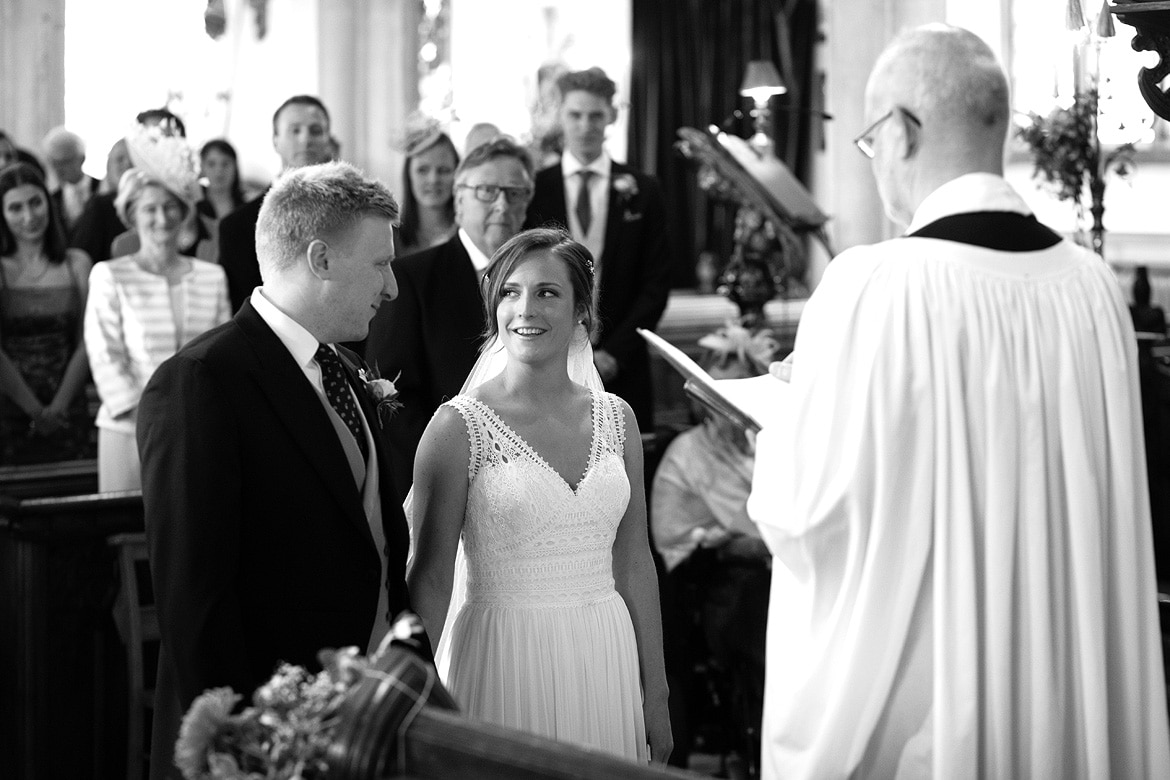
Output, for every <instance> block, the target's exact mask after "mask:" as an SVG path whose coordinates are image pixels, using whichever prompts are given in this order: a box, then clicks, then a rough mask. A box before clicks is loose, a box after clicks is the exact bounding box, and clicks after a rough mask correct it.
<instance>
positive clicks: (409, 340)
mask: <svg viewBox="0 0 1170 780" xmlns="http://www.w3.org/2000/svg"><path fill="white" fill-rule="evenodd" d="M531 197H532V161H531V159H530V158H529V157H528V152H527V151H525V150H524V148H523V147H521V146H519V145H517V144H516V143H515V142H514V141H512V140H510V139H507V138H497V139H496V140H495V141H492V142H490V143H487V144H484V145H483V146H480V147H479V148H478V149H474V150H473V151H472V152H471V154H469V155H467V157H465V158H464V159H463V162H461V163H460V164H459V168H458V170H456V172H455V222H456V224H458V226H459V231H458V232H457V233H456V234H455V236H454V237H453V238H451V239H450V240H449V241H447V243H445V244H441V245H439V246H436V247H431V248H430V249H427V250H425V251H422V252H418V253H416V254H414V255H411V256H410V257H407V258H404V259H403V260H402V261H401V262H399V263H397V264H396V266H395V267H396V271H397V274H398V284H399V295H398V298H397V299H396V300H394V301H392V302H387V303H385V304H383V305H382V307H381V309H379V311H378V316H377V317H375V318H374V322H373V324H372V325H370V337H369V338H368V339H367V340H366V360H367V361H369V363H370V365H372V366H374V368H375V369H377V370H378V371H380V372H381V373H382V374H383V375H385V376H387V377H389V378H393V377H398V378H397V379H396V380H395V385H396V386H397V388H398V391H399V393H400V394H401V399H402V404H403V408H402V410H401V411H400V412H399V413H398V414H397V415H395V417H394V419H393V420H392V421H391V422H390V423H389V424H388V425H387V426H386V428H385V436H386V441H387V443H388V444H389V445H390V446H391V448H392V449H393V450H394V453H395V456H396V457H395V469H396V470H395V475H394V476H395V479H396V480H397V482H398V486H399V489H401V490H402V491H403V492H404V493H405V492H406V490H407V488H409V487H410V483H411V479H412V470H413V468H414V453H415V450H416V449H417V448H418V441H419V439H420V438H422V433H423V430H425V429H426V427H427V422H429V421H430V419H431V415H433V414H434V413H435V410H436V409H438V408H439V404H441V403H442V402H443V401H444V400H446V399H448V398H450V397H451V396H453V395H455V393H457V392H459V388H460V387H461V386H462V385H463V380H465V379H466V378H467V372H468V371H470V370H471V367H472V365H473V364H474V363H475V358H476V355H477V354H478V350H479V345H480V343H481V342H482V337H483V330H484V325H485V323H484V319H483V305H482V300H481V294H480V278H481V276H482V275H483V272H484V269H486V268H487V266H488V262H489V258H490V257H491V256H492V255H493V254H494V253H495V252H496V250H497V249H499V248H500V246H502V245H503V243H504V242H505V241H507V240H508V239H510V238H511V237H512V236H514V235H516V233H518V232H519V231H520V225H521V224H522V223H523V222H524V209H525V208H526V207H527V205H528V200H529V198H531Z"/></svg>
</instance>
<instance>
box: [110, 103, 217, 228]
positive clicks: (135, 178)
mask: <svg viewBox="0 0 1170 780" xmlns="http://www.w3.org/2000/svg"><path fill="white" fill-rule="evenodd" d="M126 148H127V149H128V150H129V152H130V161H131V162H132V163H133V166H134V167H133V168H131V169H130V170H129V171H127V172H126V173H124V174H123V175H122V179H121V181H120V182H119V183H118V195H117V198H116V199H115V200H114V208H115V209H116V210H117V212H118V217H119V218H121V220H122V221H123V222H124V223H126V224H127V225H129V224H131V222H130V214H129V213H128V212H129V211H130V209H131V208H132V207H133V205H134V202H135V201H136V200H137V199H138V196H139V195H140V194H141V193H142V190H143V189H144V188H145V187H147V186H156V187H161V188H163V189H164V190H166V191H167V192H169V193H170V194H171V195H172V196H174V197H175V198H176V199H177V200H178V201H179V202H180V203H182V204H183V207H184V209H185V210H186V211H185V215H184V216H185V217H187V218H188V219H190V218H191V217H192V215H193V214H194V213H195V204H196V203H197V202H198V201H199V200H200V198H202V197H203V190H202V189H201V188H200V186H199V174H198V173H197V170H198V168H197V166H196V164H195V153H194V152H193V151H192V149H191V147H190V145H188V143H187V139H186V138H183V137H182V136H180V135H175V134H173V133H172V132H170V131H169V130H168V129H167V128H164V127H162V126H154V127H144V126H141V125H140V126H138V127H137V128H135V130H134V131H133V132H131V133H130V134H129V135H127V136H126Z"/></svg>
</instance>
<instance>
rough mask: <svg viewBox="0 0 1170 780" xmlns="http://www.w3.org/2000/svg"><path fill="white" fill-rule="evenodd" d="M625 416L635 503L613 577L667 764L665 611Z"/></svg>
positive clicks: (654, 747)
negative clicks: (630, 624) (626, 613)
mask: <svg viewBox="0 0 1170 780" xmlns="http://www.w3.org/2000/svg"><path fill="white" fill-rule="evenodd" d="M622 407H623V412H624V414H625V418H626V431H627V432H628V435H627V436H626V446H625V461H626V476H627V477H628V478H629V481H630V503H629V506H627V507H626V514H625V516H624V517H622V522H621V525H619V526H618V530H617V537H616V538H615V539H614V542H613V578H614V585H615V586H616V587H617V592H618V593H620V594H621V597H622V598H623V599H624V600H625V602H626V608H627V609H629V611H630V618H631V620H632V621H633V623H634V634H635V636H636V637H637V639H638V662H639V664H640V666H641V670H642V692H643V696H644V704H643V705H642V711H643V712H644V713H645V718H646V739H647V741H648V742H649V743H650V757H651V760H653V761H656V762H661V763H666V760H667V759H668V758H670V751H671V750H672V749H673V748H674V739H673V737H672V736H671V731H670V711H669V708H668V707H667V694H668V692H669V691H668V689H667V685H666V668H665V666H664V664H663V660H662V613H661V611H660V609H659V604H658V575H657V573H656V572H655V571H654V559H653V558H651V557H650V540H649V533H650V532H649V528H648V527H647V522H646V483H645V476H644V473H643V465H642V440H641V438H639V436H638V421H637V420H636V419H634V413H633V411H632V410H631V409H630V407H629V405H628V404H626V403H625V402H624V401H623V402H622Z"/></svg>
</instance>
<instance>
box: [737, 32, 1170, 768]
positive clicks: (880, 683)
mask: <svg viewBox="0 0 1170 780" xmlns="http://www.w3.org/2000/svg"><path fill="white" fill-rule="evenodd" d="M866 114H867V116H868V117H869V118H870V120H871V124H870V126H869V127H868V128H866V130H865V131H864V132H863V133H862V134H861V135H859V136H858V138H857V139H856V143H857V146H858V147H859V148H860V149H861V151H862V152H863V153H864V154H865V155H866V156H867V157H869V158H871V160H872V165H873V173H874V177H875V178H876V180H877V184H878V190H879V193H880V195H881V198H882V201H883V203H884V205H885V208H886V212H887V214H888V215H889V217H890V218H891V219H893V220H894V221H896V222H898V223H899V224H901V225H905V226H907V232H906V234H905V235H904V236H902V237H900V238H896V239H893V240H890V241H885V242H883V243H880V244H877V245H874V246H867V247H857V248H854V249H851V250H849V251H847V252H845V253H843V254H841V255H839V256H838V257H837V258H835V259H834V260H833V262H832V263H830V264H829V267H828V269H827V271H826V273H825V275H824V278H823V280H822V281H821V283H820V285H819V286H818V287H817V289H816V291H815V292H814V293H813V295H812V296H811V298H810V299H809V301H808V303H807V305H806V306H805V309H804V312H803V314H802V316H801V321H800V327H799V330H798V331H797V336H796V347H795V350H794V353H793V360H792V363H791V378H790V385H789V386H788V387H787V388H786V390H785V397H784V404H785V409H786V411H787V415H786V417H785V418H784V420H783V422H782V423H780V424H777V425H774V426H772V427H770V428H766V429H765V430H764V431H762V432H761V433H760V435H759V437H758V439H757V449H756V472H755V478H754V481H753V492H752V496H751V498H750V500H749V503H748V510H749V513H750V514H751V516H752V517H753V518H754V519H755V520H756V521H757V522H758V523H759V525H760V527H761V531H762V533H763V535H764V537H765V540H766V541H767V542H768V545H769V548H770V549H771V551H772V555H773V573H772V592H771V596H770V604H771V607H770V613H769V627H768V643H769V644H768V669H767V682H766V691H765V715H764V724H763V729H764V733H763V762H762V763H763V768H764V773H763V774H764V777H766V778H780V777H783V778H821V777H936V778H953V777H1052V778H1074V777H1075V778H1085V777H1170V739H1168V734H1167V713H1166V695H1165V687H1164V681H1163V671H1162V657H1161V643H1160V637H1159V627H1158V613H1157V604H1156V597H1157V588H1156V583H1155V576H1154V562H1153V555H1152V551H1151V529H1150V511H1149V501H1148V495H1147V486H1146V476H1145V461H1144V459H1143V456H1142V441H1141V438H1140V436H1141V431H1142V418H1141V408H1140V403H1139V397H1138V390H1137V387H1138V384H1137V377H1138V374H1137V361H1136V341H1135V339H1134V333H1133V327H1132V325H1131V324H1130V317H1129V312H1128V311H1127V309H1126V306H1125V302H1124V300H1123V298H1122V296H1121V294H1120V291H1119V289H1118V286H1117V282H1116V280H1115V279H1114V277H1113V274H1112V272H1111V270H1110V269H1109V267H1108V266H1107V265H1106V264H1105V263H1104V262H1102V260H1101V258H1100V257H1097V256H1096V255H1094V254H1092V253H1091V252H1089V251H1087V250H1085V249H1083V248H1081V247H1078V246H1076V245H1074V244H1073V243H1071V242H1070V241H1068V240H1066V239H1063V238H1062V237H1061V236H1059V235H1057V234H1056V233H1054V232H1052V231H1051V230H1049V229H1048V228H1046V227H1044V226H1043V225H1041V224H1040V223H1039V222H1037V221H1036V219H1035V217H1034V216H1033V215H1032V213H1031V211H1030V210H1029V209H1028V207H1027V206H1026V205H1025V204H1024V201H1023V200H1022V199H1021V198H1020V197H1019V195H1017V194H1016V192H1015V191H1014V190H1013V189H1012V188H1011V187H1010V186H1009V185H1008V184H1007V182H1006V181H1005V180H1004V179H1003V154H1004V142H1005V140H1006V136H1007V130H1008V126H1009V119H1010V116H1011V109H1010V103H1009V97H1008V84H1007V79H1006V77H1005V75H1004V72H1003V70H1002V68H1001V67H1000V66H999V64H998V63H997V62H996V60H995V56H994V54H993V53H992V51H991V49H990V48H989V47H988V46H987V45H986V44H985V43H984V42H983V41H981V40H979V39H978V38H977V37H976V36H974V35H973V34H971V33H970V32H967V31H966V30H961V29H958V28H955V27H947V26H944V25H931V26H927V27H924V28H919V29H916V30H912V31H910V32H908V33H906V34H904V35H902V36H900V37H899V38H897V39H896V40H895V41H894V42H893V43H892V44H891V45H890V47H889V48H887V49H886V51H885V52H884V53H883V54H882V55H881V56H880V57H879V59H878V61H877V64H876V66H875V67H874V71H873V74H872V75H871V77H870V80H869V84H868V86H867V89H866Z"/></svg>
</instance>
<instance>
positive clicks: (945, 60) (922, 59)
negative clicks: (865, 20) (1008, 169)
mask: <svg viewBox="0 0 1170 780" xmlns="http://www.w3.org/2000/svg"><path fill="white" fill-rule="evenodd" d="M865 112H866V119H867V122H868V123H869V127H868V128H867V129H866V131H865V132H864V133H862V135H861V136H859V137H858V139H857V145H858V146H859V147H861V149H862V151H863V152H865V153H866V154H867V155H869V156H871V158H872V160H873V173H874V177H875V178H876V179H877V184H878V191H879V193H880V194H881V198H882V202H883V203H884V204H885V207H886V213H887V214H888V215H889V217H890V218H891V219H893V220H894V221H895V222H898V223H899V224H902V225H906V224H909V222H910V219H911V217H913V215H914V211H915V210H916V209H917V208H918V205H919V204H920V203H921V202H922V200H923V199H924V198H925V197H926V196H927V195H929V194H930V193H931V192H933V191H934V190H935V189H936V188H937V187H939V186H940V185H942V184H944V183H946V182H948V181H950V180H951V179H954V178H956V177H958V176H961V175H963V174H965V173H975V172H985V173H994V174H1000V175H1002V173H1003V153H1004V142H1005V140H1006V138H1007V127H1008V119H1009V117H1010V114H1011V110H1010V107H1009V102H1008V84H1007V77H1006V76H1005V75H1004V71H1003V68H1002V67H1000V65H999V63H998V62H997V61H996V59H995V54H994V53H993V52H992V51H991V49H990V48H989V47H988V45H987V44H986V43H984V42H983V41H982V40H981V39H980V38H979V37H978V36H976V35H974V34H973V33H971V32H969V31H967V30H964V29H961V28H959V27H951V26H948V25H942V24H932V25H927V26H924V27H918V28H915V29H913V30H910V31H908V32H905V33H903V34H902V35H900V36H898V37H897V38H896V39H895V40H894V41H893V42H892V43H891V44H890V45H889V46H888V47H886V49H885V51H883V52H882V54H881V55H880V56H879V57H878V60H877V63H876V64H875V65H874V69H873V73H872V74H871V75H870V77H869V83H868V84H867V85H866V90H865Z"/></svg>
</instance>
